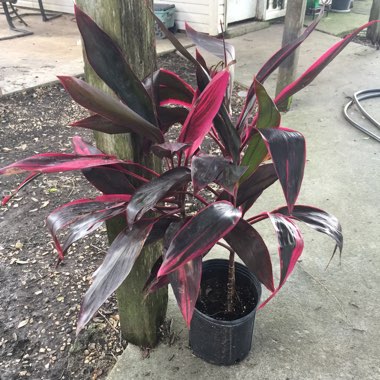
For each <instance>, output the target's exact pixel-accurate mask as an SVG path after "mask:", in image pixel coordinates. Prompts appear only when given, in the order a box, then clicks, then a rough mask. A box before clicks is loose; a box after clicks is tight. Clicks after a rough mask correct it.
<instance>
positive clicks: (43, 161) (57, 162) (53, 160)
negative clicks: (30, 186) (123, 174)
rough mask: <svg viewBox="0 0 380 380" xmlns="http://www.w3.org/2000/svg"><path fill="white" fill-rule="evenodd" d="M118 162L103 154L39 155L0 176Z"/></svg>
mask: <svg viewBox="0 0 380 380" xmlns="http://www.w3.org/2000/svg"><path fill="white" fill-rule="evenodd" d="M120 162H122V161H120V160H118V159H117V158H115V157H114V156H109V155H105V154H96V155H89V156H80V155H76V154H64V153H41V154H36V155H35V156H31V157H28V158H25V159H23V160H21V161H17V162H15V163H13V164H10V165H8V166H5V167H4V168H1V169H0V174H4V175H12V174H18V173H23V172H38V173H58V172H65V171H70V170H81V169H86V168H91V167H96V166H102V165H112V164H117V163H120Z"/></svg>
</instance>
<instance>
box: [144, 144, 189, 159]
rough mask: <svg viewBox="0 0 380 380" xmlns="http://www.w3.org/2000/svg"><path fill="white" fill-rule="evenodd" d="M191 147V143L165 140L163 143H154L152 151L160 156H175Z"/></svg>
mask: <svg viewBox="0 0 380 380" xmlns="http://www.w3.org/2000/svg"><path fill="white" fill-rule="evenodd" d="M188 147H189V144H183V143H178V142H165V143H163V144H156V145H153V146H152V148H151V150H152V152H153V153H154V154H155V155H156V156H157V157H160V158H163V157H167V158H170V157H173V156H174V155H175V154H178V153H180V152H182V151H183V150H185V149H186V148H188Z"/></svg>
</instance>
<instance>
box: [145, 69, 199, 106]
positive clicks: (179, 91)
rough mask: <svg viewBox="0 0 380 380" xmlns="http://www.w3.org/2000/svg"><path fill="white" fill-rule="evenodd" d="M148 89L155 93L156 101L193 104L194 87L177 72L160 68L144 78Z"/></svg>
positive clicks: (158, 102)
mask: <svg viewBox="0 0 380 380" xmlns="http://www.w3.org/2000/svg"><path fill="white" fill-rule="evenodd" d="M144 86H145V88H146V89H147V91H149V92H151V93H153V94H154V97H155V100H156V103H157V104H159V105H164V104H180V105H185V106H191V103H192V102H193V98H194V89H193V88H192V87H191V86H190V85H189V84H188V83H187V82H185V81H184V80H183V79H182V78H180V77H179V76H178V75H177V74H175V73H173V72H171V71H169V70H165V69H159V70H157V71H156V72H155V73H153V75H151V76H148V77H147V78H146V79H145V80H144Z"/></svg>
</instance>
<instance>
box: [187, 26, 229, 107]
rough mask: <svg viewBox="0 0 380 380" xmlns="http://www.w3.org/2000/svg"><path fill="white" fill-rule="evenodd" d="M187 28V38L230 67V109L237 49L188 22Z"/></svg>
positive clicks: (227, 100) (226, 100) (227, 102)
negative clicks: (199, 30)
mask: <svg viewBox="0 0 380 380" xmlns="http://www.w3.org/2000/svg"><path fill="white" fill-rule="evenodd" d="M185 28H186V34H187V36H188V37H189V38H190V39H192V40H193V42H194V43H195V44H196V45H197V46H199V47H200V48H202V49H204V50H206V51H208V52H209V53H211V54H213V55H215V56H216V57H218V58H219V59H221V60H222V61H223V62H224V64H225V66H226V67H229V72H230V80H229V86H228V87H229V89H228V90H227V91H226V98H225V104H227V105H228V107H229V104H230V101H231V95H232V88H233V84H234V77H235V74H234V66H233V63H235V62H236V61H235V58H236V54H235V47H234V46H233V45H232V44H230V43H228V42H226V41H225V40H224V39H218V38H216V37H212V36H209V35H207V34H204V33H199V32H197V31H196V30H194V29H193V28H192V27H191V26H190V25H189V24H188V23H187V22H186V23H185ZM197 61H198V59H197Z"/></svg>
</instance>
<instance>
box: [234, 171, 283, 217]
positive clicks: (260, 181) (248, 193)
mask: <svg viewBox="0 0 380 380" xmlns="http://www.w3.org/2000/svg"><path fill="white" fill-rule="evenodd" d="M277 179H278V178H277V174H276V171H275V169H274V165H273V164H265V165H261V166H259V167H258V168H257V170H256V171H255V172H254V173H253V174H252V175H251V176H250V177H248V178H247V179H246V180H245V181H244V182H243V183H242V184H240V186H239V188H238V192H237V202H236V205H237V206H242V208H243V210H244V211H243V213H245V212H247V211H248V210H249V209H250V208H251V207H252V205H253V204H254V203H255V202H256V200H257V199H258V198H259V196H260V195H261V194H262V192H263V191H264V190H265V189H266V188H268V187H269V186H271V185H272V184H273V183H274V182H276V181H277Z"/></svg>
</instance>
